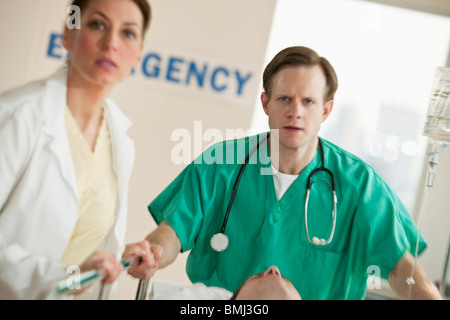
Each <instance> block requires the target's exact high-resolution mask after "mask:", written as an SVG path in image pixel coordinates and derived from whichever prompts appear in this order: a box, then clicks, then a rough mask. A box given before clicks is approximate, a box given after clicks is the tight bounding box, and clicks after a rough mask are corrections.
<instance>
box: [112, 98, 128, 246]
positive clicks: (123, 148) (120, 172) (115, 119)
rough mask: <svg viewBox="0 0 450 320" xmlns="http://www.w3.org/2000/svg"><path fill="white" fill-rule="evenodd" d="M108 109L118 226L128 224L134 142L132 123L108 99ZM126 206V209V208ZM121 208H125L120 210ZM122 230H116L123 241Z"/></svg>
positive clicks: (117, 235)
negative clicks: (131, 134)
mask: <svg viewBox="0 0 450 320" xmlns="http://www.w3.org/2000/svg"><path fill="white" fill-rule="evenodd" d="M106 104H107V109H106V117H107V120H108V124H109V131H110V134H111V143H112V155H113V169H114V171H115V173H116V176H117V190H118V199H119V203H118V204H117V205H118V209H116V212H118V215H119V216H116V219H117V220H118V221H117V223H116V226H120V225H121V223H124V224H125V223H126V214H125V213H126V211H127V210H126V206H127V203H125V201H126V199H127V193H128V182H129V180H130V175H131V171H132V168H133V163H134V154H135V153H134V142H133V140H132V139H131V138H130V137H128V135H127V134H126V132H127V130H128V128H129V127H130V126H131V121H130V120H129V119H128V118H127V117H126V116H125V115H124V114H123V113H122V112H121V111H120V109H119V108H118V107H117V106H116V105H115V104H114V102H113V101H112V100H110V99H106ZM124 206H125V208H124ZM119 208H124V210H120V209H119ZM120 230H121V229H120V228H116V237H117V238H118V239H122V238H123V237H124V236H125V235H124V234H118V232H121V231H120Z"/></svg>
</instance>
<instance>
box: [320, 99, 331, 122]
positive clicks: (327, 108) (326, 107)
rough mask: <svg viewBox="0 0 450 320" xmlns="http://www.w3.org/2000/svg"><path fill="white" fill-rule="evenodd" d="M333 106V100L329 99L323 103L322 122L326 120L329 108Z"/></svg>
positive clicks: (329, 111)
mask: <svg viewBox="0 0 450 320" xmlns="http://www.w3.org/2000/svg"><path fill="white" fill-rule="evenodd" d="M333 106H334V101H333V100H330V101H328V102H327V103H325V105H324V106H323V114H322V122H324V121H325V120H327V118H328V116H329V115H330V113H331V110H333Z"/></svg>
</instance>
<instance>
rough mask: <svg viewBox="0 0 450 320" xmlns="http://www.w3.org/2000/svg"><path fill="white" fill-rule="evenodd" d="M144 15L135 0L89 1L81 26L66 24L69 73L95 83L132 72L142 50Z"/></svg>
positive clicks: (119, 78)
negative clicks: (69, 55)
mask: <svg viewBox="0 0 450 320" xmlns="http://www.w3.org/2000/svg"><path fill="white" fill-rule="evenodd" d="M142 26H143V15H142V13H141V11H140V10H139V8H138V6H137V5H136V4H135V3H134V2H133V1H132V0H95V1H92V0H91V1H89V3H88V5H87V6H86V7H85V8H83V9H82V11H81V28H80V29H72V30H69V29H67V28H66V30H65V33H64V39H63V44H64V47H65V48H66V49H67V50H68V51H69V52H70V54H71V58H70V74H72V75H74V76H76V77H79V78H80V79H83V80H87V81H88V82H90V83H91V84H93V85H96V86H102V87H108V86H112V85H115V84H117V83H119V82H121V81H122V80H124V79H125V78H126V77H128V76H129V75H130V74H131V71H132V69H133V68H135V67H136V66H137V65H138V63H139V61H140V58H141V54H142V50H143V39H142V37H143V34H142V28H143V27H142Z"/></svg>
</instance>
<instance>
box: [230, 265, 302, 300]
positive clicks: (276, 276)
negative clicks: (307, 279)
mask: <svg viewBox="0 0 450 320" xmlns="http://www.w3.org/2000/svg"><path fill="white" fill-rule="evenodd" d="M236 300H301V297H300V294H299V293H298V291H297V289H295V287H294V285H293V284H292V282H290V281H289V280H288V279H286V278H284V277H283V276H281V273H280V270H278V268H277V267H274V266H272V267H270V268H269V269H267V270H266V271H264V272H260V273H258V274H256V275H254V276H252V277H250V278H248V279H247V281H246V282H245V283H244V284H243V285H242V287H241V289H240V291H239V293H238V294H237V296H236Z"/></svg>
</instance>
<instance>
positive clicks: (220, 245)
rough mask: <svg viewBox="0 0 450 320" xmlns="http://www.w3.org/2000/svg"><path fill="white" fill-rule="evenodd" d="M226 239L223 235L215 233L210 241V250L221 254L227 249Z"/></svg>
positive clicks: (227, 241)
mask: <svg viewBox="0 0 450 320" xmlns="http://www.w3.org/2000/svg"><path fill="white" fill-rule="evenodd" d="M229 242H230V241H229V240H228V237H227V236H226V234H225V233H221V232H220V233H216V234H215V235H214V236H213V237H212V238H211V241H210V244H211V248H212V249H213V250H214V251H216V252H223V251H225V250H226V249H227V248H228V243H229Z"/></svg>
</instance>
